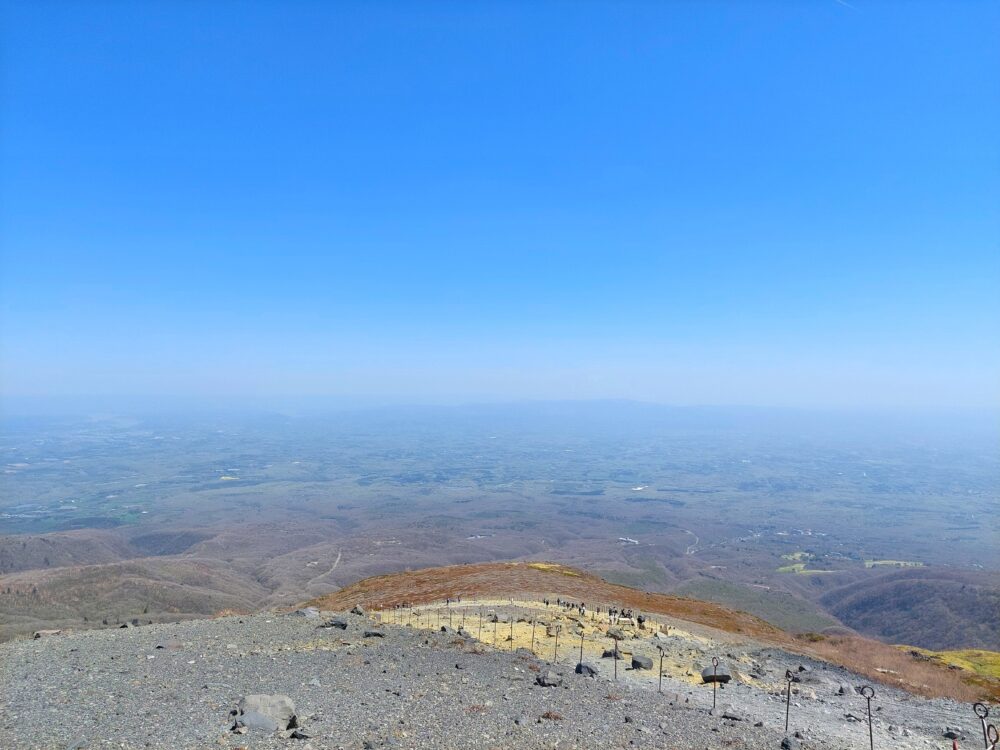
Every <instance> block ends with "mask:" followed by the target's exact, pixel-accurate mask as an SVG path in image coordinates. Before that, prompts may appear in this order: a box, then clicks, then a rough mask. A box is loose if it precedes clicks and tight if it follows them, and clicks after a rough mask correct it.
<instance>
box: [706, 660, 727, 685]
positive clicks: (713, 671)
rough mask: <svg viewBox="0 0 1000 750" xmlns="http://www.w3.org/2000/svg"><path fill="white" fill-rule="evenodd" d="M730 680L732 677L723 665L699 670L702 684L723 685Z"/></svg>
mask: <svg viewBox="0 0 1000 750" xmlns="http://www.w3.org/2000/svg"><path fill="white" fill-rule="evenodd" d="M731 679H733V676H732V675H731V674H730V673H729V670H728V669H726V667H725V665H723V664H720V665H719V666H717V667H705V668H704V669H703V670H701V681H702V682H721V683H723V684H725V683H727V682H729V681H730V680H731Z"/></svg>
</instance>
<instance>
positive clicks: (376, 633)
mask: <svg viewBox="0 0 1000 750" xmlns="http://www.w3.org/2000/svg"><path fill="white" fill-rule="evenodd" d="M365 638H385V633H383V632H382V631H381V630H366V631H365Z"/></svg>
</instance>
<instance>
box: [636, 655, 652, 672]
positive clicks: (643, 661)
mask: <svg viewBox="0 0 1000 750" xmlns="http://www.w3.org/2000/svg"><path fill="white" fill-rule="evenodd" d="M652 668H653V660H652V659H650V658H649V657H648V656H638V655H636V656H633V657H632V669H652Z"/></svg>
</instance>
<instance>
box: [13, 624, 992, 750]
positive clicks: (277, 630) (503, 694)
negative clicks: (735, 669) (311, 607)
mask: <svg viewBox="0 0 1000 750" xmlns="http://www.w3.org/2000/svg"><path fill="white" fill-rule="evenodd" d="M331 616H332V613H321V615H320V617H319V618H316V617H304V616H297V615H279V614H260V615H255V616H252V617H228V618H221V619H216V620H205V621H193V622H184V623H177V624H170V625H152V626H146V627H139V628H132V629H128V630H105V631H90V632H80V633H70V634H62V635H56V636H50V637H46V638H43V639H40V640H35V641H17V642H13V643H8V644H4V645H3V646H0V748H3V750H15V749H19V748H58V749H59V750H67V748H78V749H79V750H85V749H90V748H112V747H113V748H176V749H181V748H212V747H216V748H218V747H227V748H237V747H246V748H274V747H281V748H298V749H300V750H318V749H319V748H341V747H342V748H382V747H394V748H484V749H485V748H513V747H517V748H554V747H559V748H572V747H578V748H693V749H697V750H701V749H702V748H705V749H706V750H707V749H708V748H716V747H720V746H721V747H737V748H769V749H770V750H778V748H780V747H781V742H782V738H783V737H784V736H785V733H784V731H783V721H784V703H783V696H781V695H776V694H774V691H773V690H766V689H756V688H754V687H753V686H752V685H747V684H738V683H733V684H731V685H728V686H726V687H725V688H721V689H720V694H719V697H720V700H719V703H720V707H721V705H722V704H723V703H725V710H718V711H716V712H715V714H716V715H711V714H710V712H709V709H710V708H711V700H712V695H711V688H710V687H704V686H702V687H696V686H694V685H692V684H691V683H690V682H689V681H685V680H683V679H678V680H674V679H672V678H665V680H664V694H663V695H660V694H657V692H656V689H655V674H656V671H655V668H654V671H653V675H654V676H653V677H652V678H650V677H649V675H650V673H649V672H646V671H643V672H642V673H641V674H642V675H643V678H642V679H640V678H639V677H638V674H639V673H638V672H637V673H636V675H635V676H633V673H632V671H631V670H625V668H624V666H622V665H621V664H620V666H619V669H621V670H622V672H621V675H620V679H619V681H618V682H614V681H612V680H611V679H609V677H608V669H609V668H610V665H608V664H601V665H597V666H596V668H597V669H598V670H599V675H598V676H597V677H588V676H585V675H580V674H576V673H575V670H574V667H575V659H573V658H572V654H571V653H570V652H569V649H567V653H566V654H565V659H566V660H565V661H564V662H561V663H558V664H549V663H547V662H544V661H541V660H538V659H536V658H535V657H534V656H533V655H531V654H530V653H525V652H523V651H522V652H515V653H510V652H508V651H502V650H494V649H492V648H490V647H487V646H484V645H483V644H479V643H477V642H476V641H474V640H472V639H466V638H462V637H460V636H456V635H455V634H453V633H452V634H447V633H440V632H432V631H430V630H419V629H415V628H409V627H402V626H376V625H375V624H374V622H373V620H371V619H369V618H367V617H362V616H358V615H353V614H345V613H338V614H337V615H336V616H337V617H338V618H340V619H342V620H344V621H345V622H346V623H347V628H346V629H344V630H341V629H339V628H328V629H322V628H317V625H318V624H321V623H323V622H324V621H326V620H328V619H329V618H330V617H331ZM373 630H378V631H379V632H381V633H383V634H384V636H383V637H372V636H370V635H369V637H365V635H366V631H373ZM654 643H655V642H654V641H653V640H652V639H650V641H649V644H648V645H649V647H650V648H653V646H654ZM661 645H662V644H661ZM688 645H689V644H683V643H678V642H674V643H673V644H671V646H670V647H671V648H677V649H680V648H686V647H687V646H688ZM726 648H728V649H734V648H737V646H734V645H733V644H727V645H726ZM749 648H750V646H747V647H746V648H744V650H743V651H742V652H741V653H740V654H735V655H737V656H738V655H745V654H746V653H748V651H747V649H749ZM636 650H637V651H638V650H640V649H639V648H638V647H637V649H636ZM753 653H754V658H755V659H757V660H758V661H759V662H760V663H761V665H762V669H764V670H766V671H773V672H780V673H781V674H783V673H784V669H785V668H786V662H787V664H788V665H789V666H791V665H792V663H793V662H794V663H795V664H796V665H797V664H800V663H802V662H801V660H800V659H799V658H798V657H792V656H790V655H788V654H784V653H783V652H780V651H775V650H757V651H754V652H753ZM604 661H610V660H604ZM804 666H807V668H809V669H810V670H814V671H817V672H822V673H823V678H824V679H823V681H822V682H821V683H820V684H818V685H816V687H815V693H816V697H815V698H811V697H805V696H804V695H797V696H796V697H795V703H794V704H793V708H792V711H793V716H794V720H793V722H792V727H791V728H792V729H793V730H795V729H798V730H799V732H800V734H801V735H802V736H801V737H800V738H799V740H798V742H799V743H800V744H801V746H802V747H805V748H848V747H854V748H861V747H866V746H867V739H868V737H867V726H866V725H865V724H863V723H857V722H854V721H852V720H850V719H849V718H847V717H846V714H847V713H850V712H853V714H855V715H857V716H858V717H863V716H864V701H863V700H862V699H859V698H858V697H857V696H856V695H846V696H837V695H835V690H834V688H835V687H836V685H837V684H838V683H840V682H845V683H846V682H853V683H854V684H858V678H856V677H854V676H853V675H849V674H847V673H844V672H843V670H832V669H824V667H825V665H822V664H813V663H809V664H804ZM549 671H551V672H553V673H554V675H555V676H557V677H558V678H559V679H549V677H550V676H549V675H548V674H547V673H548V672H549ZM539 676H543V677H545V679H542V680H538V677H539ZM539 682H543V683H545V684H550V683H557V686H552V687H546V686H543V685H540V684H538V683H539ZM259 693H266V694H280V695H287V696H288V697H290V698H291V699H292V701H294V704H295V709H296V713H297V721H298V726H299V731H301V732H302V733H303V734H305V735H308V739H291V738H287V739H286V738H284V737H282V735H281V734H280V733H276V732H267V731H264V730H261V729H247V730H246V732H245V733H243V734H237V733H234V732H233V731H231V728H232V727H233V721H234V720H233V717H232V716H231V715H230V711H231V710H233V709H235V708H236V706H237V704H238V702H239V700H240V699H241V698H242V697H243V696H245V695H248V694H259ZM723 699H724V700H723ZM878 705H879V706H880V707H881V711H879V712H878V716H877V722H876V745H877V746H881V747H889V746H892V747H894V748H901V747H903V748H905V747H916V748H922V747H926V746H930V745H938V746H940V745H941V743H942V742H945V743H946V744H948V745H950V741H946V740H942V739H941V733H942V731H943V730H944V727H945V725H951V726H955V725H958V726H964V727H966V729H974V728H975V727H972V722H970V721H969V720H968V717H971V716H972V714H971V711H970V710H969V708H968V707H966V706H960V705H957V704H953V703H951V702H950V701H925V700H921V699H917V698H913V697H911V696H908V695H906V694H905V693H900V692H899V691H891V690H888V689H886V688H880V698H879V703H878ZM966 714H968V716H966ZM729 716H733V717H738V718H739V719H742V720H737V719H733V718H727V717H729ZM758 723H762V726H755V724H758Z"/></svg>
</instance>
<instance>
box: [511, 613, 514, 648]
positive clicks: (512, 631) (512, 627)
mask: <svg viewBox="0 0 1000 750" xmlns="http://www.w3.org/2000/svg"><path fill="white" fill-rule="evenodd" d="M510 650H511V651H513V650H514V615H511V616H510Z"/></svg>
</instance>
